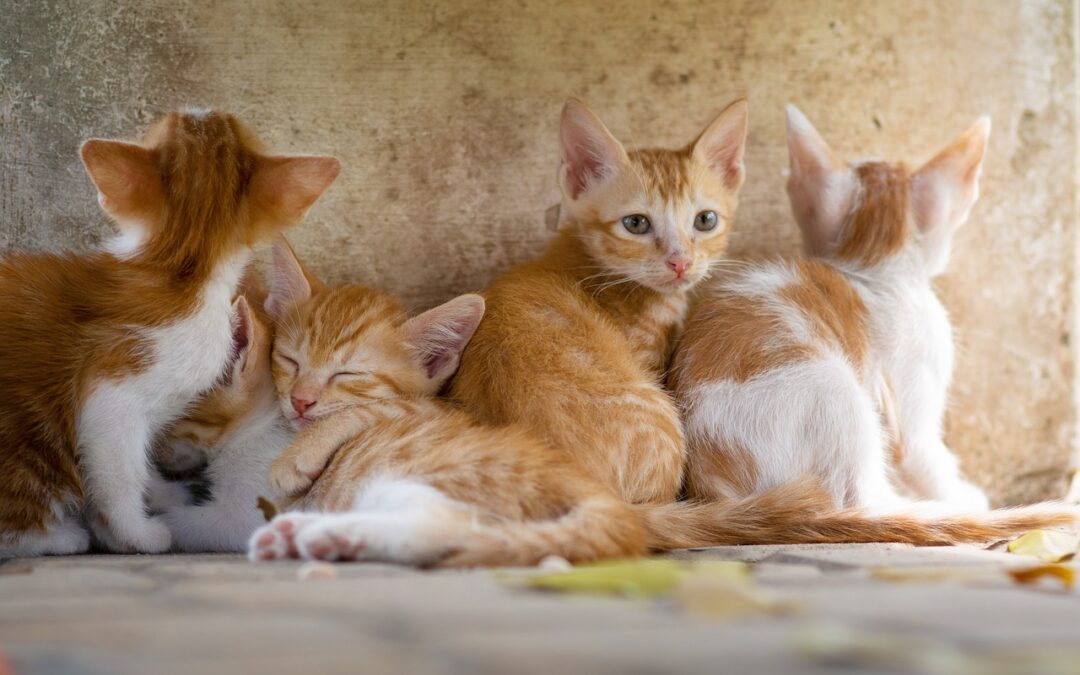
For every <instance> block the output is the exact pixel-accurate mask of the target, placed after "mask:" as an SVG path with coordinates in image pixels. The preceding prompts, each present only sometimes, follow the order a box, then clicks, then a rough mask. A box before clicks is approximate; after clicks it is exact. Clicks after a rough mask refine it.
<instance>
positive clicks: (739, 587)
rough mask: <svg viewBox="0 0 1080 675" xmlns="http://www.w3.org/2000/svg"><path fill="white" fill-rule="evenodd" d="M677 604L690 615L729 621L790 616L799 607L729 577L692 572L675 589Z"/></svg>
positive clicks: (744, 581)
mask: <svg viewBox="0 0 1080 675" xmlns="http://www.w3.org/2000/svg"><path fill="white" fill-rule="evenodd" d="M675 601H676V602H677V603H678V605H679V607H680V608H681V609H683V610H684V611H686V612H687V613H688V614H692V615H694V616H699V617H708V618H729V617H733V616H747V615H754V614H789V613H793V612H795V611H796V610H798V609H799V608H798V606H797V605H795V604H793V603H790V602H787V601H784V600H781V599H779V598H777V597H776V596H774V595H772V594H771V593H767V592H765V591H763V590H761V589H759V588H758V587H756V586H754V585H752V584H750V583H747V581H746V580H745V579H742V578H740V579H732V578H730V577H728V576H726V575H715V574H709V573H707V572H691V573H690V574H688V575H687V576H686V578H684V579H683V580H682V582H681V583H680V584H679V585H678V586H677V587H676V589H675Z"/></svg>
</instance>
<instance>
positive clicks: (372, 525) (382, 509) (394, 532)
mask: <svg viewBox="0 0 1080 675" xmlns="http://www.w3.org/2000/svg"><path fill="white" fill-rule="evenodd" d="M470 523H471V515H470V513H469V510H468V509H467V508H466V507H465V506H464V505H463V504H459V503H458V502H455V501H454V500H452V499H450V498H448V497H446V496H445V495H444V494H443V493H442V492H440V491H439V490H437V489H435V488H433V487H431V486H429V485H426V484H424V483H421V482H418V481H414V480H408V479H380V480H375V481H372V482H371V483H370V484H368V485H367V486H365V487H364V488H362V489H361V490H360V492H359V494H358V495H357V499H356V502H355V503H354V506H353V510H352V511H349V512H347V513H325V514H310V513H304V514H300V513H296V514H292V513H289V514H284V515H282V516H278V517H277V518H275V519H274V521H273V522H272V523H271V524H270V525H269V526H267V527H263V528H261V529H260V530H259V531H258V532H256V533H255V534H254V535H253V536H252V539H251V542H252V543H251V549H250V552H249V557H250V558H251V559H252V560H274V559H277V558H285V557H298V558H303V559H307V560H330V561H344V560H369V561H380V562H393V563H399V564H403V565H418V566H426V565H431V564H434V563H437V562H439V561H440V560H442V559H443V558H444V557H446V556H447V555H449V554H451V553H453V551H454V545H455V544H458V543H461V542H462V538H463V536H465V535H466V533H467V531H468V530H469V528H470Z"/></svg>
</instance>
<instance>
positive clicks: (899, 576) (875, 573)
mask: <svg viewBox="0 0 1080 675" xmlns="http://www.w3.org/2000/svg"><path fill="white" fill-rule="evenodd" d="M998 574H999V570H998V569H997V568H994V567H976V566H974V565H965V566H952V567H876V568H874V569H873V570H871V571H870V575H871V576H872V577H874V578H875V579H881V580H883V581H921V582H930V583H939V582H945V581H956V582H963V581H979V580H984V579H993V578H1000V577H998Z"/></svg>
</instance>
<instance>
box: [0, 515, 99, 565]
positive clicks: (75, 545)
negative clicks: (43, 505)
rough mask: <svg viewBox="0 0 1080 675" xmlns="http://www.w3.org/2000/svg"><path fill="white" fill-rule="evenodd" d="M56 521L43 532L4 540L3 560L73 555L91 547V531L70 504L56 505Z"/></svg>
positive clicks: (0, 552) (0, 539)
mask: <svg viewBox="0 0 1080 675" xmlns="http://www.w3.org/2000/svg"><path fill="white" fill-rule="evenodd" d="M53 513H54V519H53V521H52V523H51V524H50V525H49V528H48V529H47V530H45V531H43V532H36V531H30V532H20V533H18V534H17V535H11V534H8V535H5V536H2V537H0V558H24V557H30V556H38V555H72V554H75V553H85V552H86V551H87V550H89V548H90V532H89V531H88V530H87V529H86V527H85V526H84V525H83V524H82V522H81V519H80V518H79V515H78V513H77V512H76V509H75V508H73V506H72V505H70V504H62V503H54V504H53Z"/></svg>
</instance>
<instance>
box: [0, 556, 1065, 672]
mask: <svg viewBox="0 0 1080 675" xmlns="http://www.w3.org/2000/svg"><path fill="white" fill-rule="evenodd" d="M681 556H682V557H692V558H700V557H707V558H720V559H729V560H742V561H746V562H750V563H753V565H752V571H753V585H754V587H755V589H757V590H755V593H765V594H767V595H768V596H769V597H771V598H773V599H774V600H775V599H779V600H780V602H781V605H782V606H783V607H784V608H786V611H784V612H782V613H780V614H754V613H744V612H742V611H736V612H734V614H727V615H725V616H723V617H717V616H712V617H708V616H704V617H703V616H700V615H697V614H693V615H692V614H688V613H687V612H686V611H685V610H684V609H683V608H680V604H679V603H677V602H675V601H673V600H672V599H670V598H663V597H662V598H657V599H650V600H642V599H626V598H615V597H594V596H582V595H559V594H553V593H550V592H538V591H532V590H524V589H522V588H519V587H515V586H514V585H513V584H508V583H507V580H508V579H513V578H515V577H516V576H519V575H522V574H524V573H525V572H523V571H503V572H492V571H468V572H458V571H438V572H419V571H413V570H408V569H402V568H398V567H391V566H384V565H371V564H352V565H340V566H337V567H336V568H334V570H333V572H332V573H330V574H331V576H332V578H306V579H302V578H301V576H302V575H301V574H299V567H300V566H299V565H298V564H294V563H279V564H260V565H252V564H249V563H247V562H246V561H244V560H243V559H242V558H240V557H237V556H158V557H151V556H79V557H71V558H38V559H29V560H7V561H3V562H2V563H0V675H10V674H11V673H20V674H25V673H94V674H97V673H101V674H110V675H111V674H122V673H146V672H153V673H184V674H185V675H188V674H190V673H247V672H251V673H260V674H262V675H266V674H269V673H338V672H341V673H346V672H347V673H358V672H362V673H395V672H400V673H410V674H412V673H419V674H427V673H519V672H520V673H545V674H548V673H559V674H560V675H566V674H568V673H578V672H581V673H627V672H629V673H684V672H686V673H691V672H702V673H705V672H708V673H719V672H724V673H733V674H736V675H741V674H745V673H770V674H773V673H823V672H834V671H835V669H842V670H843V672H848V673H850V672H896V673H907V672H927V673H974V672H994V673H1008V672H1018V673H1019V672H1046V673H1059V672H1062V673H1065V672H1067V673H1073V672H1080V596H1078V594H1077V592H1076V591H1068V590H1064V589H1063V588H1062V587H1061V585H1060V584H1057V583H1054V582H1052V581H1044V582H1040V583H1038V584H1036V585H1032V586H1020V585H1017V584H1016V583H1015V582H1014V581H1013V580H1012V579H1011V578H1009V577H1008V576H1007V575H1006V574H1005V572H1004V570H1005V569H1006V568H1009V567H1015V566H1016V565H1024V564H1031V559H1027V558H1022V557H1020V556H1016V555H1012V554H1008V553H1003V552H994V551H982V550H978V549H974V548H936V549H912V548H907V547H903V546H892V545H866V546H784V547H768V546H760V547H738V548H717V549H708V550H704V551H695V552H684V553H682V554H681ZM1040 660H1041V661H1040Z"/></svg>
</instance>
